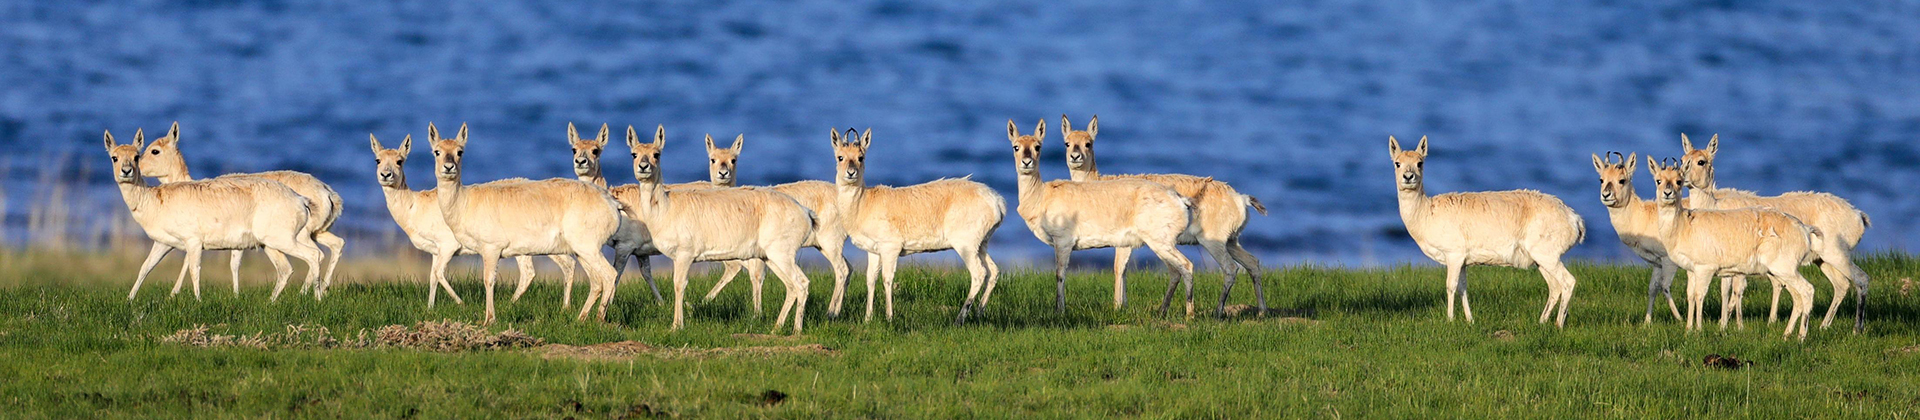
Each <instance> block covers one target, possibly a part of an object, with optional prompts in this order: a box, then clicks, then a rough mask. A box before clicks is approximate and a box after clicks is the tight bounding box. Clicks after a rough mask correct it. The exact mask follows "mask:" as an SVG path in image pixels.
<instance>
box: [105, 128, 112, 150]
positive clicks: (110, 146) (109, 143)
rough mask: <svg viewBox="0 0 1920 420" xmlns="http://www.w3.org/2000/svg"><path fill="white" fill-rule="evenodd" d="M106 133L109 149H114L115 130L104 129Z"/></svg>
mask: <svg viewBox="0 0 1920 420" xmlns="http://www.w3.org/2000/svg"><path fill="white" fill-rule="evenodd" d="M103 132H104V133H105V134H106V142H107V145H106V146H107V151H109V152H111V151H113V130H103Z"/></svg>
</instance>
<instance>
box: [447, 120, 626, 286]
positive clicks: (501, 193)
mask: <svg viewBox="0 0 1920 420" xmlns="http://www.w3.org/2000/svg"><path fill="white" fill-rule="evenodd" d="M427 140H428V141H429V142H431V143H432V149H433V155H434V166H433V169H434V177H435V178H436V179H437V181H438V183H437V184H436V185H435V187H434V189H435V191H436V194H437V196H436V197H434V198H435V200H436V201H438V202H439V203H440V214H441V216H442V217H444V218H445V219H446V222H447V227H448V228H450V229H452V230H453V236H454V239H455V240H456V241H458V242H459V243H460V246H461V247H462V248H467V249H470V250H473V251H474V252H475V253H477V254H480V260H481V263H482V270H483V271H484V272H485V273H484V275H485V278H486V290H485V293H486V297H487V299H486V300H487V308H486V319H485V322H487V323H492V322H493V320H494V310H493V289H494V281H495V279H496V277H497V275H498V270H497V266H498V265H499V260H500V257H516V256H521V255H554V254H563V255H572V256H573V257H574V258H575V259H576V260H577V261H578V262H579V264H580V265H581V266H582V267H583V268H585V269H586V271H587V278H588V279H589V284H588V289H587V297H586V299H584V300H582V301H581V305H580V315H579V319H583V320H584V319H586V317H587V314H588V313H589V312H591V311H592V310H593V308H594V307H595V306H596V305H595V303H596V302H597V303H598V304H599V305H598V307H599V308H600V311H599V313H598V317H599V319H601V320H605V319H606V316H607V305H609V304H611V303H612V302H613V293H614V289H613V287H614V284H613V276H614V272H613V266H611V265H609V264H607V260H606V259H604V258H601V256H600V247H601V246H603V245H605V244H606V243H607V239H608V238H610V237H612V236H613V233H614V231H615V230H616V229H619V227H620V216H619V211H620V206H619V204H618V203H616V202H614V201H613V197H612V196H609V195H607V190H606V189H604V188H601V187H598V186H595V185H593V184H588V183H586V182H581V181H578V180H572V179H547V180H539V181H523V182H515V183H505V184H491V185H488V184H481V185H461V184H460V174H461V164H462V163H464V162H465V159H463V158H464V156H463V155H464V154H465V153H464V152H465V149H466V146H467V127H466V125H465V124H461V126H460V132H459V134H457V135H455V136H454V138H452V139H442V138H440V130H439V129H438V128H435V127H434V126H433V125H432V124H428V125H427Z"/></svg>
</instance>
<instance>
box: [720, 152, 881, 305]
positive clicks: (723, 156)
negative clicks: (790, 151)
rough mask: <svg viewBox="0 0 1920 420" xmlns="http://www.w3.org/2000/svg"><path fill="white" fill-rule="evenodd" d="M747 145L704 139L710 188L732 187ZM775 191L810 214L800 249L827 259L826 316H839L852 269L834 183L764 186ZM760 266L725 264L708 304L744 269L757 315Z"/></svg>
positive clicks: (754, 262)
mask: <svg viewBox="0 0 1920 420" xmlns="http://www.w3.org/2000/svg"><path fill="white" fill-rule="evenodd" d="M745 144H746V136H744V135H742V136H740V137H735V138H734V139H733V145H732V146H729V147H724V148H723V147H715V146H714V144H713V137H711V136H709V137H707V175H708V177H709V179H710V180H711V182H712V183H713V186H715V187H724V188H732V187H734V186H735V184H736V183H737V182H738V180H739V171H738V169H739V162H740V150H741V148H742V147H744V145H745ZM766 188H767V189H771V190H773V191H775V192H779V193H781V194H786V195H787V196H789V197H793V199H794V200H795V201H799V202H800V205H802V206H806V208H807V210H812V211H813V216H814V227H813V236H811V237H808V239H807V242H806V243H804V244H802V246H805V247H810V248H814V249H817V250H820V255H821V256H823V257H826V258H827V265H828V266H829V267H831V268H832V269H833V298H832V299H830V300H829V301H828V302H827V316H828V317H830V318H831V317H839V316H840V303H841V301H842V300H843V299H844V298H845V297H846V290H847V277H849V276H850V275H851V272H852V270H851V269H849V268H848V267H847V256H846V253H845V252H844V250H845V249H846V246H847V230H846V229H845V228H843V227H841V226H840V205H839V204H838V203H836V201H838V197H837V193H836V191H835V190H834V187H833V184H832V183H828V182H825V181H811V180H809V181H797V182H789V183H785V184H780V185H774V186H770V187H766ZM762 267H763V266H762V265H760V264H759V263H758V261H756V260H746V261H740V262H738V263H735V262H728V263H727V264H726V272H725V273H724V274H721V275H720V282H719V283H717V284H714V285H713V290H710V291H708V292H707V296H706V299H705V300H707V301H712V300H713V299H714V297H716V296H719V295H720V290H721V289H723V288H726V287H727V284H728V283H731V282H732V281H733V279H734V276H735V275H736V274H738V273H739V272H740V270H741V268H745V269H746V270H747V279H748V281H750V282H752V286H753V300H754V312H759V310H760V308H759V302H760V284H761V282H762V279H763V278H764V276H763V275H762V274H761V273H760V272H759V271H760V269H761V268H762Z"/></svg>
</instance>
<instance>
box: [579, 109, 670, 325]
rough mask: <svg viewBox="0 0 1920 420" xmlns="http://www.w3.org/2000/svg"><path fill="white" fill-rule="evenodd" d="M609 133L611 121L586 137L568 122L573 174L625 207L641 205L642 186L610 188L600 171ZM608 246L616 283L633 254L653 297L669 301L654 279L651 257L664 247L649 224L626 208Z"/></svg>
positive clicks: (641, 276) (656, 299)
mask: <svg viewBox="0 0 1920 420" xmlns="http://www.w3.org/2000/svg"><path fill="white" fill-rule="evenodd" d="M608 134H609V133H608V131H607V125H606V124H604V123H603V124H600V135H599V136H596V137H594V138H593V139H592V140H583V139H581V138H580V132H579V131H577V130H575V129H574V128H573V123H567V144H569V145H571V146H573V174H574V176H576V177H578V179H579V180H580V181H583V182H586V183H589V184H593V185H594V186H597V187H600V188H601V189H605V190H607V192H608V194H611V195H612V196H613V199H614V200H615V201H617V202H619V203H620V207H621V208H625V209H632V208H635V206H638V205H640V201H639V200H640V198H639V194H640V190H639V187H638V186H636V185H633V184H627V185H621V186H616V187H612V188H608V187H607V178H606V176H604V175H602V174H601V172H600V154H601V153H602V152H604V151H605V150H606V148H607V141H608ZM607 246H610V247H613V258H614V264H613V269H614V277H613V278H614V279H615V282H616V284H617V283H618V280H619V278H620V277H621V276H624V275H625V274H626V271H627V257H628V256H632V257H633V259H635V260H638V261H637V262H638V263H639V264H640V278H643V279H646V281H647V289H648V290H651V291H653V301H654V302H662V303H664V302H666V299H665V298H663V297H661V296H660V286H659V285H657V284H655V283H654V281H653V264H652V261H650V260H649V259H648V257H649V256H652V255H659V254H660V251H659V250H656V249H654V248H653V242H652V239H651V238H648V237H647V229H646V227H645V226H642V225H641V224H640V222H639V221H637V220H634V219H633V217H631V216H630V215H629V214H627V213H626V212H621V213H620V228H619V229H618V230H617V231H616V232H615V233H614V235H613V237H612V238H609V239H608V240H607ZM567 289H568V292H569V293H571V292H572V289H573V285H572V284H571V283H569V284H568V285H567Z"/></svg>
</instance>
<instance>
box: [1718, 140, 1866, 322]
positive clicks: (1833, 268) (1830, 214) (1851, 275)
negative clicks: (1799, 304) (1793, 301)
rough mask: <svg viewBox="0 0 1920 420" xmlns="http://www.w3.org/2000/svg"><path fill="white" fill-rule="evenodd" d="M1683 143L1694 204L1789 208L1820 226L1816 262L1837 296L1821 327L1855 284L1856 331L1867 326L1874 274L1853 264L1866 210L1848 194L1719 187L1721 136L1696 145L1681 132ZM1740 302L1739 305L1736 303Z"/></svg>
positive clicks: (1776, 307)
mask: <svg viewBox="0 0 1920 420" xmlns="http://www.w3.org/2000/svg"><path fill="white" fill-rule="evenodd" d="M1680 147H1681V149H1682V150H1683V151H1684V152H1685V153H1686V154H1685V155H1684V156H1682V157H1681V164H1680V165H1681V167H1683V168H1684V171H1683V172H1684V174H1685V175H1684V176H1685V178H1686V183H1687V186H1688V187H1690V188H1691V191H1690V193H1689V199H1691V200H1692V201H1691V202H1690V203H1689V204H1690V205H1691V206H1693V208H1701V209H1737V208H1743V207H1766V208H1771V209H1776V210H1780V211H1782V212H1786V213H1787V214H1788V215H1792V216H1793V217H1795V218H1799V219H1800V220H1801V221H1804V222H1806V223H1807V224H1808V225H1812V226H1813V227H1815V228H1819V229H1820V231H1821V232H1822V233H1824V234H1823V235H1821V238H1822V240H1821V242H1819V243H1816V244H1814V249H1815V250H1816V251H1817V253H1818V254H1820V258H1819V260H1818V261H1817V262H1816V263H1817V264H1819V266H1820V272H1821V273H1822V274H1825V275H1826V277H1827V281H1828V282H1829V283H1830V284H1832V285H1833V301H1832V302H1831V303H1829V304H1828V305H1827V315H1826V317H1825V319H1824V320H1822V321H1820V328H1827V327H1829V326H1831V325H1833V315H1834V313H1835V312H1836V311H1838V310H1839V309H1840V302H1842V301H1844V300H1845V299H1846V298H1847V289H1848V288H1849V287H1851V288H1853V294H1854V295H1855V296H1856V298H1857V299H1855V300H1854V302H1855V304H1854V323H1853V328H1854V332H1856V333H1857V332H1860V331H1862V330H1864V329H1865V328H1866V296H1867V284H1868V283H1870V279H1869V278H1868V276H1867V273H1866V272H1865V271H1862V270H1860V267H1858V266H1855V265H1854V264H1853V259H1852V254H1853V250H1854V248H1856V247H1858V246H1859V245H1860V237H1861V236H1862V235H1865V234H1866V232H1867V228H1868V227H1869V226H1872V224H1873V221H1872V220H1871V219H1869V218H1868V217H1867V214H1866V213H1865V212H1862V211H1860V209H1858V208H1855V207H1853V204H1852V203H1849V202H1847V200H1846V199H1843V198H1840V197H1837V196H1834V195H1833V194H1827V193H1821V192H1806V191H1799V192H1789V193H1786V194H1781V195H1777V196H1771V197H1763V196H1760V195H1758V194H1754V193H1753V192H1750V191H1741V190H1735V189H1727V188H1717V184H1715V183H1714V176H1713V173H1714V172H1713V168H1714V166H1713V160H1714V156H1715V155H1716V154H1718V153H1719V150H1720V136H1719V135H1717V134H1716V135H1714V136H1713V138H1712V139H1711V140H1708V142H1707V148H1705V149H1695V148H1693V143H1692V142H1691V141H1689V140H1688V139H1687V136H1686V135H1685V134H1681V135H1680ZM1780 287H1781V286H1780V285H1779V284H1777V283H1776V284H1775V285H1774V294H1773V305H1772V309H1771V310H1769V311H1768V314H1767V322H1769V323H1771V322H1773V320H1774V319H1777V318H1778V316H1779V312H1780ZM1732 288H1733V290H1735V291H1736V293H1737V292H1738V291H1743V290H1745V289H1746V283H1745V282H1744V281H1741V282H1739V283H1737V284H1733V285H1732ZM1729 299H1730V300H1729V301H1731V302H1739V299H1738V298H1737V297H1729ZM1736 307H1737V306H1736Z"/></svg>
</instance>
